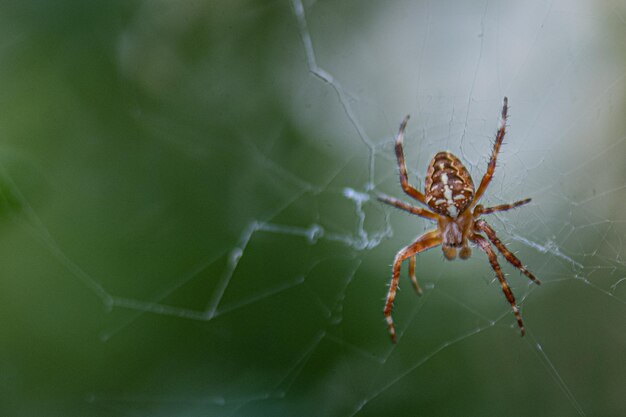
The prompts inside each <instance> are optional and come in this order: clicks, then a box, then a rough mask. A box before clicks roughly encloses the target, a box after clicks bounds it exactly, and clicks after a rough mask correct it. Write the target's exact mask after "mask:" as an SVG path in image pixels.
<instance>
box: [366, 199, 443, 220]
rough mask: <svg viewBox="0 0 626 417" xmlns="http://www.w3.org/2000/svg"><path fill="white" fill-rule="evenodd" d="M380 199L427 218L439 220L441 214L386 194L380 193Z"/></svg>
mask: <svg viewBox="0 0 626 417" xmlns="http://www.w3.org/2000/svg"><path fill="white" fill-rule="evenodd" d="M378 200H379V201H382V202H383V203H387V204H389V205H391V206H394V207H396V208H399V209H400V210H404V211H408V212H409V213H411V214H415V215H417V216H420V217H426V218H427V219H432V220H438V219H439V216H438V215H437V214H435V213H433V212H431V211H428V210H426V209H423V208H421V207H415V206H412V205H410V204H407V203H405V202H404V201H400V200H398V199H396V198H393V197H389V196H388V195H385V194H379V195H378Z"/></svg>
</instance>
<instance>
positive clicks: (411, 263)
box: [409, 255, 422, 295]
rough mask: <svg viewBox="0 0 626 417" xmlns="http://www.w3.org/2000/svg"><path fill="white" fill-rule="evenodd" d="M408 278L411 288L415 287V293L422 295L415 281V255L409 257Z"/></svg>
mask: <svg viewBox="0 0 626 417" xmlns="http://www.w3.org/2000/svg"><path fill="white" fill-rule="evenodd" d="M409 278H411V282H412V283H413V288H415V292H416V293H417V295H422V289H421V288H420V285H419V284H418V283H417V278H416V277H415V255H414V256H411V257H410V258H409Z"/></svg>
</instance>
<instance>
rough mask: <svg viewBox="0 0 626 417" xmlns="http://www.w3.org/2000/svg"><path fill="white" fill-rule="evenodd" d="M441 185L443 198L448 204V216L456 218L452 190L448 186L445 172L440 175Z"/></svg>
mask: <svg viewBox="0 0 626 417" xmlns="http://www.w3.org/2000/svg"><path fill="white" fill-rule="evenodd" d="M441 183H442V184H443V196H444V197H445V199H446V202H447V203H448V214H449V215H450V216H452V217H456V216H457V214H458V212H457V210H456V206H455V205H454V200H453V198H452V190H451V189H450V186H449V185H448V174H446V173H445V172H444V173H443V174H441Z"/></svg>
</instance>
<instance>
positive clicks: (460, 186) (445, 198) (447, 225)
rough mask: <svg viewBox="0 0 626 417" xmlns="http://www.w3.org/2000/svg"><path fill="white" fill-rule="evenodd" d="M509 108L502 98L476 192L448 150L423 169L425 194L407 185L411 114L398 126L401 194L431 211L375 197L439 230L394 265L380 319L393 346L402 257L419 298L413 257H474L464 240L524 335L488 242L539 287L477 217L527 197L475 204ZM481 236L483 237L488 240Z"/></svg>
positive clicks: (405, 251) (428, 234)
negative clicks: (482, 258)
mask: <svg viewBox="0 0 626 417" xmlns="http://www.w3.org/2000/svg"><path fill="white" fill-rule="evenodd" d="M507 110H508V100H507V98H506V97H504V104H503V106H502V117H501V121H500V126H499V128H498V133H497V134H496V141H495V144H494V146H493V151H492V153H491V158H490V159H489V164H488V165H487V172H485V175H483V178H482V179H481V181H480V185H479V186H478V189H477V190H476V191H474V182H473V181H472V177H471V176H470V174H469V172H468V171H467V168H465V166H463V163H462V162H461V161H460V160H459V158H457V157H456V156H454V155H453V154H451V153H450V152H439V153H437V154H436V155H435V156H434V157H433V159H432V160H431V161H430V164H429V165H428V171H426V179H425V184H424V193H423V194H422V193H421V192H419V191H418V190H417V189H416V188H414V187H413V186H411V185H410V184H409V181H408V175H407V170H406V164H405V162H404V151H403V149H402V142H403V140H404V130H405V129H406V125H407V122H408V121H409V116H406V117H405V118H404V120H403V121H402V123H401V124H400V130H399V131H398V135H397V136H396V141H395V142H396V143H395V147H396V158H397V160H398V168H399V169H400V184H401V186H402V190H403V191H404V192H405V193H406V194H408V195H409V196H410V197H412V198H414V199H416V200H417V201H419V202H420V203H422V204H424V205H426V206H428V207H429V208H430V210H432V211H430V210H426V209H424V208H421V207H415V206H413V205H410V204H407V203H405V202H403V201H400V200H397V199H395V198H393V197H389V196H386V195H379V196H378V199H379V200H380V201H382V202H384V203H387V204H390V205H392V206H394V207H396V208H399V209H401V210H404V211H407V212H409V213H411V214H415V215H417V216H420V217H425V218H427V219H430V220H433V221H436V222H437V228H436V229H434V230H431V231H429V232H426V233H424V234H423V235H421V236H420V237H418V238H417V239H416V240H415V241H414V242H413V243H411V244H410V245H408V246H406V247H404V248H402V249H400V251H398V253H397V254H396V256H395V259H394V261H393V268H392V275H391V283H390V284H389V292H388V294H387V300H386V302H385V309H384V315H385V319H386V320H387V325H388V327H389V333H390V334H391V341H392V342H394V343H395V342H396V330H395V327H394V325H393V319H392V318H391V309H392V307H393V301H394V299H395V298H396V290H397V289H398V280H399V277H400V266H401V264H402V262H403V261H404V260H406V259H408V260H409V277H410V278H411V282H412V283H413V287H414V288H415V291H416V292H417V294H418V295H419V294H421V293H422V290H421V288H420V286H419V285H418V283H417V279H416V277H415V255H417V254H418V253H420V252H423V251H425V250H427V249H430V248H433V247H435V246H438V245H441V248H442V250H443V254H444V256H445V257H446V259H448V260H452V259H454V258H455V257H456V253H457V249H460V250H459V257H460V258H461V259H467V258H469V257H470V256H471V254H472V251H471V249H470V247H469V246H468V241H470V242H473V243H474V244H476V245H477V246H478V247H479V248H480V249H481V250H482V251H483V252H485V254H487V257H488V258H489V263H490V264H491V268H493V270H494V271H495V273H496V277H497V278H498V281H500V286H501V287H502V292H504V296H505V297H506V299H507V301H508V302H509V303H510V304H511V308H512V309H513V314H515V318H516V319H517V324H518V325H519V328H520V330H521V333H522V336H524V323H523V322H522V317H521V315H520V312H519V308H518V307H517V304H516V303H515V297H514V296H513V292H512V291H511V288H510V287H509V284H508V283H507V281H506V279H505V278H504V274H503V273H502V269H501V268H500V264H498V259H497V256H496V252H495V251H494V250H493V247H492V246H491V244H489V241H491V243H492V244H493V245H494V246H495V247H496V248H497V249H498V250H499V251H500V253H501V254H502V255H503V256H504V258H505V259H506V260H507V261H509V262H510V263H511V264H512V265H513V266H515V267H516V268H517V269H519V270H520V271H521V272H522V273H523V274H524V275H526V276H527V277H528V278H530V280H532V281H533V282H534V283H535V284H540V282H539V280H538V279H537V278H535V276H534V275H533V274H532V273H531V272H530V271H528V270H527V269H526V268H525V267H524V265H522V262H521V261H520V260H519V259H518V258H517V257H516V256H515V255H514V254H513V253H511V251H509V250H508V249H507V248H506V246H505V245H504V244H503V243H502V242H501V241H500V239H498V237H497V236H496V232H495V231H494V230H493V229H492V228H491V226H489V224H487V222H486V221H485V220H483V219H481V218H480V216H481V215H483V214H491V213H495V212H499V211H506V210H510V209H513V208H516V207H519V206H522V205H524V204H527V203H529V202H530V200H531V199H530V198H527V199H525V200H520V201H516V202H514V203H511V204H502V205H498V206H492V207H484V206H483V205H481V204H477V203H478V201H479V200H480V198H481V197H482V195H483V193H484V192H485V190H486V189H487V186H489V183H490V182H491V178H492V177H493V172H494V170H495V168H496V158H497V157H498V152H499V151H500V145H502V140H503V139H504V134H505V128H506V118H507ZM481 233H484V235H485V236H486V238H485V236H483V235H482V234H481ZM487 239H488V240H487Z"/></svg>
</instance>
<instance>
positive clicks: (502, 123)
mask: <svg viewBox="0 0 626 417" xmlns="http://www.w3.org/2000/svg"><path fill="white" fill-rule="evenodd" d="M508 103H509V100H508V99H507V98H506V97H504V104H503V105H502V116H501V119H500V128H499V129H498V133H497V134H496V141H495V143H494V144H493V151H492V152H491V158H490V159H489V164H488V165H487V172H485V175H483V179H482V180H481V181H480V185H479V186H478V189H477V190H476V194H474V200H473V201H474V203H476V202H477V201H478V200H479V199H480V197H482V195H483V193H484V192H485V189H487V186H488V185H489V183H490V182H491V178H492V177H493V172H494V171H495V169H496V159H497V157H498V152H500V145H502V141H503V140H504V134H505V133H506V132H505V130H506V117H507V111H508V108H509V107H508Z"/></svg>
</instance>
